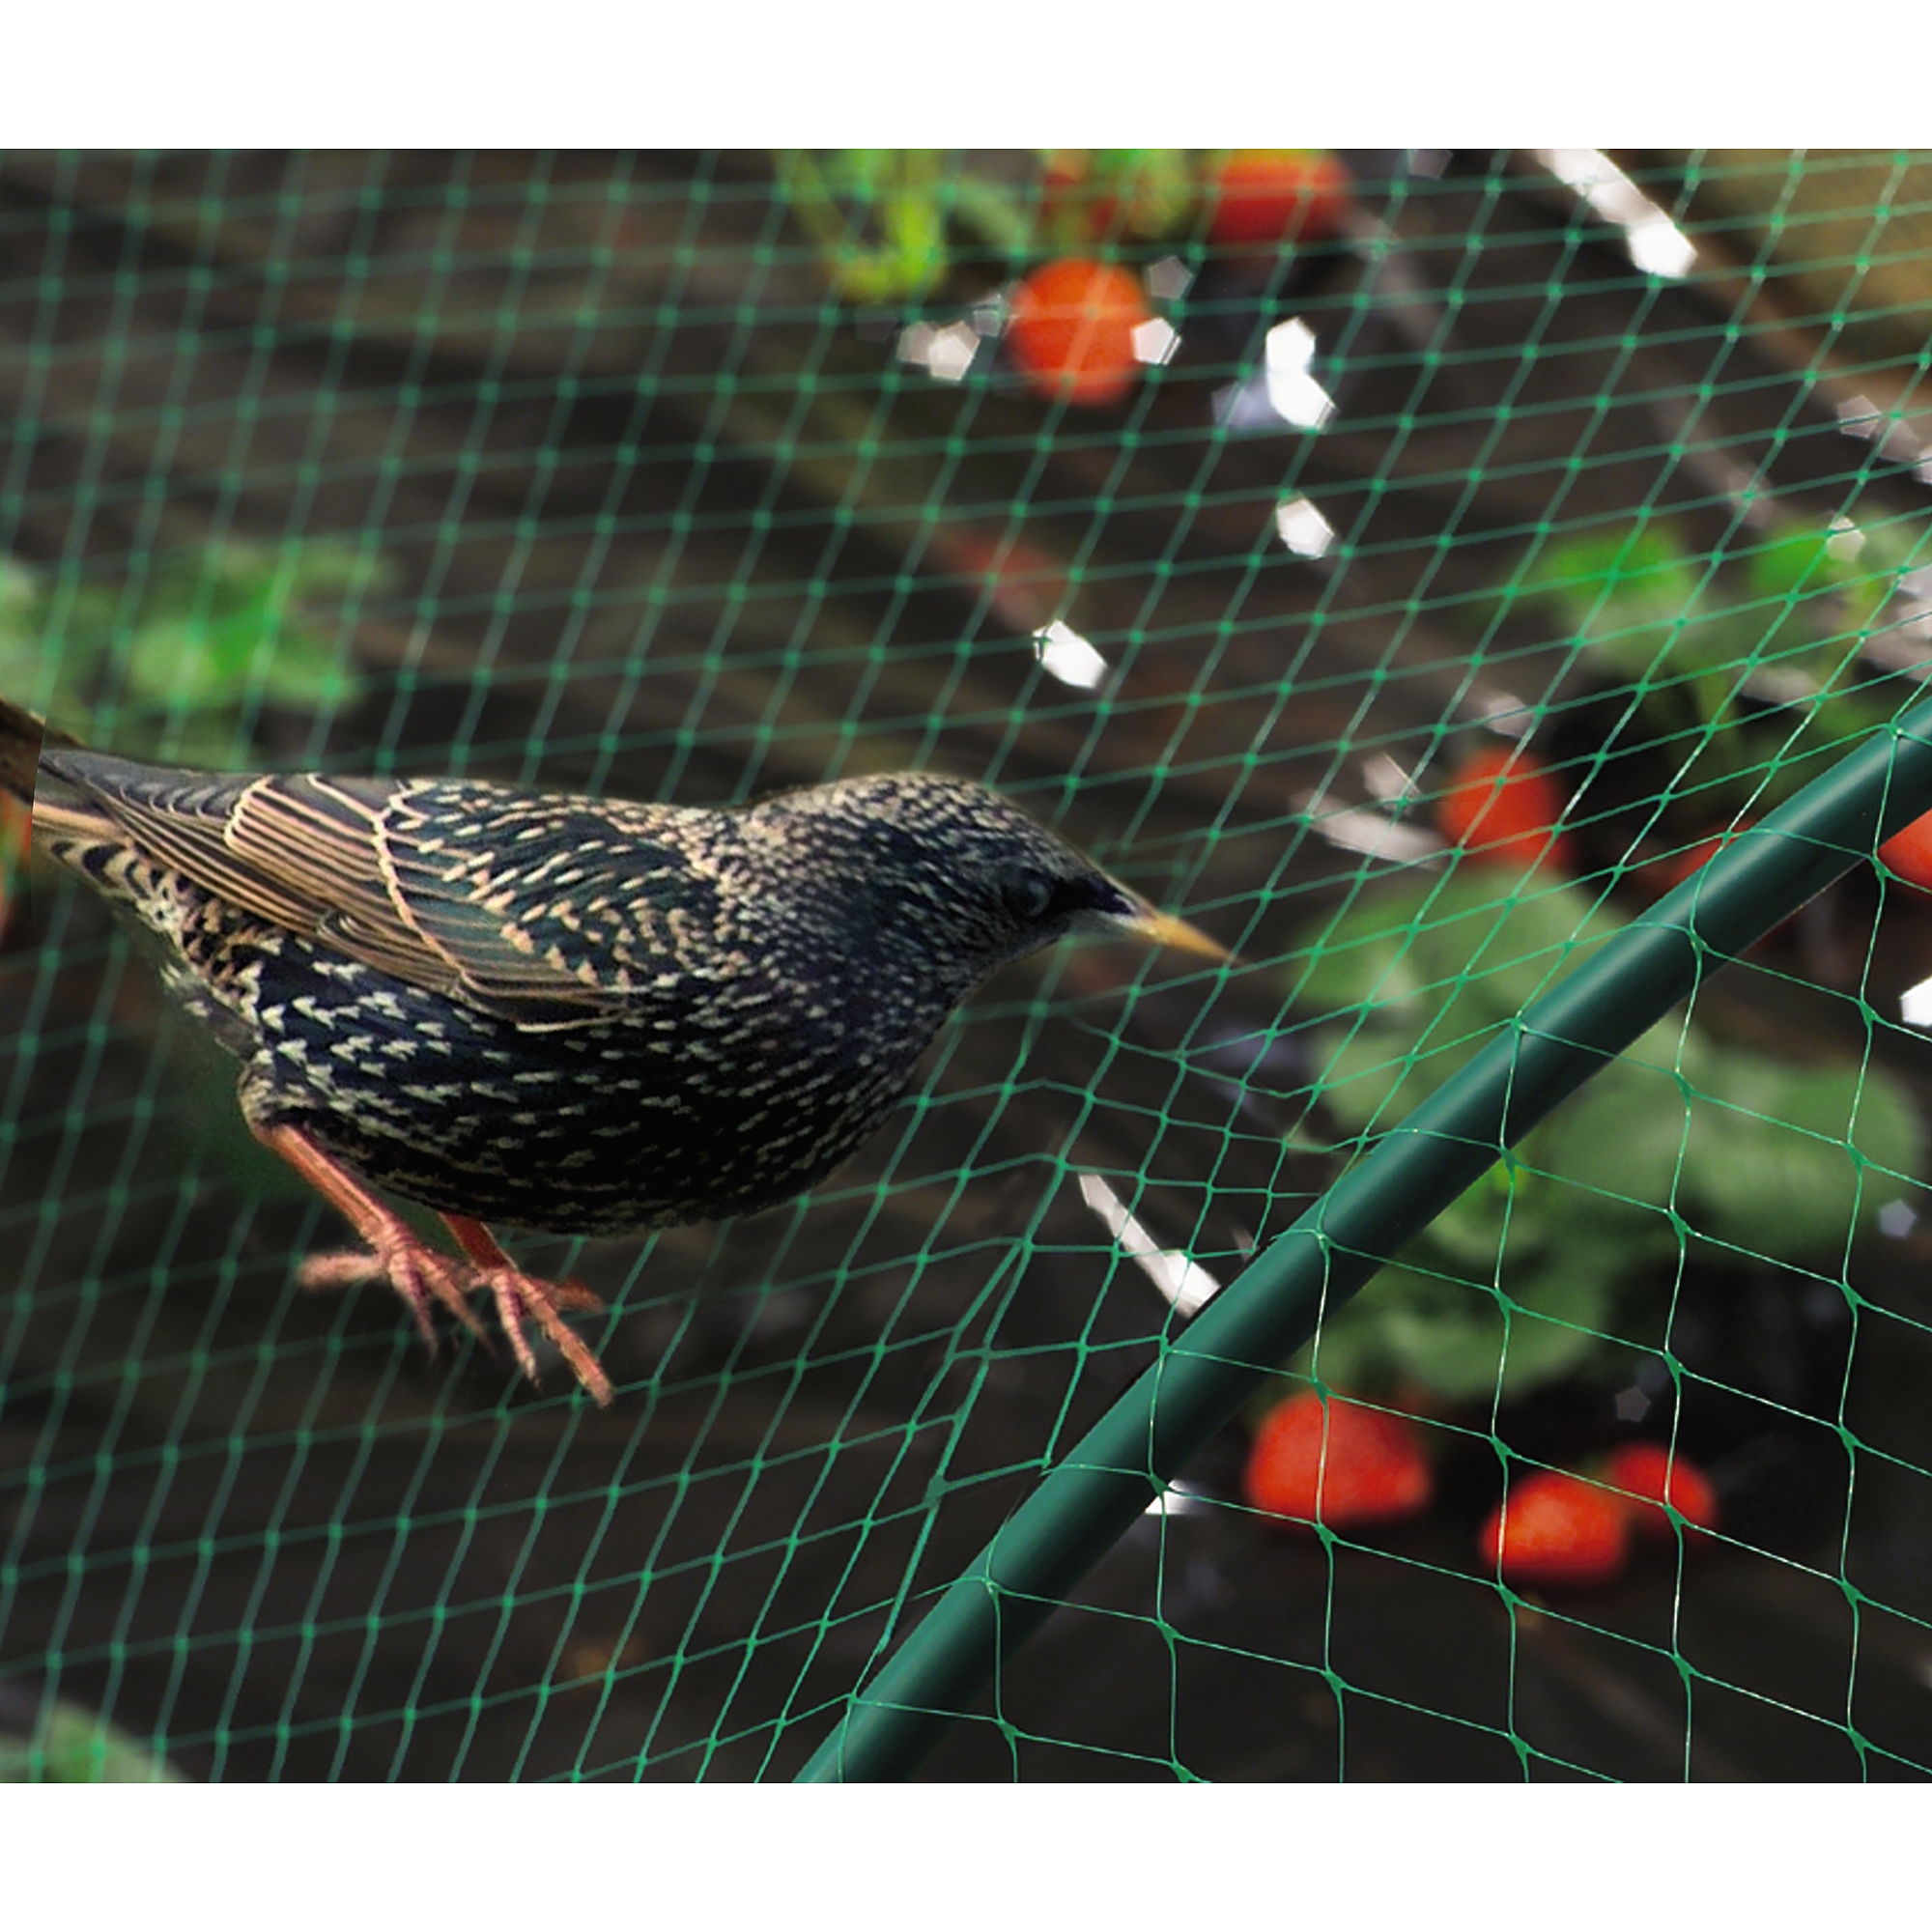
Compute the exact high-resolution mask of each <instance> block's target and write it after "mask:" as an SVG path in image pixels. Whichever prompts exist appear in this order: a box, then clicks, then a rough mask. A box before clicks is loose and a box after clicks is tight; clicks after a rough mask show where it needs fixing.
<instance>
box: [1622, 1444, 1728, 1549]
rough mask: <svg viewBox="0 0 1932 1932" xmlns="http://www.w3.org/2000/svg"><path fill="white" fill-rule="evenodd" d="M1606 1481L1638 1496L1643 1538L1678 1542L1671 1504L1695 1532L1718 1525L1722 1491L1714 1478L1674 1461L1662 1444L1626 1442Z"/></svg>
mask: <svg viewBox="0 0 1932 1932" xmlns="http://www.w3.org/2000/svg"><path fill="white" fill-rule="evenodd" d="M1604 1480H1605V1482H1606V1483H1608V1484H1609V1486H1610V1487H1611V1488H1612V1489H1614V1490H1622V1491H1624V1492H1626V1493H1627V1494H1629V1495H1632V1496H1634V1497H1635V1498H1636V1500H1635V1502H1634V1504H1633V1505H1631V1507H1630V1520H1631V1527H1632V1528H1633V1529H1634V1530H1635V1531H1636V1533H1637V1534H1638V1535H1639V1536H1648V1537H1652V1538H1654V1539H1657V1540H1659V1541H1662V1542H1670V1541H1674V1540H1675V1537H1676V1530H1675V1527H1674V1525H1673V1524H1672V1522H1671V1520H1670V1518H1669V1516H1668V1515H1667V1514H1666V1513H1665V1508H1664V1505H1665V1503H1666V1502H1667V1503H1668V1504H1669V1506H1670V1508H1672V1509H1675V1510H1676V1511H1677V1512H1678V1514H1679V1515H1680V1516H1682V1517H1683V1518H1684V1519H1685V1520H1686V1521H1687V1522H1689V1523H1690V1526H1691V1527H1692V1528H1693V1529H1716V1528H1717V1526H1718V1492H1717V1491H1716V1490H1714V1489H1713V1488H1712V1487H1711V1479H1710V1477H1709V1476H1707V1475H1705V1473H1704V1472H1703V1470H1702V1469H1700V1468H1698V1467H1697V1466H1696V1464H1695V1463H1691V1462H1690V1460H1689V1459H1688V1458H1686V1457H1684V1456H1678V1457H1677V1458H1675V1459H1674V1460H1673V1459H1672V1457H1671V1454H1670V1451H1669V1450H1668V1449H1666V1448H1665V1447H1664V1446H1663V1445H1662V1443H1661V1442H1626V1443H1625V1444H1624V1445H1623V1447H1622V1448H1620V1449H1618V1450H1616V1451H1615V1452H1614V1453H1613V1454H1612V1455H1611V1457H1610V1459H1609V1462H1608V1463H1607V1465H1606V1466H1605V1474H1604ZM1666 1485H1667V1487H1666Z"/></svg>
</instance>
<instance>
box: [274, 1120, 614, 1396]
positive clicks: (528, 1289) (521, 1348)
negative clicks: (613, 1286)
mask: <svg viewBox="0 0 1932 1932" xmlns="http://www.w3.org/2000/svg"><path fill="white" fill-rule="evenodd" d="M253 1131H254V1134H255V1137H256V1139H257V1140H259V1141H260V1142H261V1143H262V1145H263V1146H264V1147H266V1148H268V1149H269V1150H270V1151H271V1152H274V1153H276V1154H279V1155H280V1156H281V1158H282V1159H283V1160H285V1161H287V1162H288V1164H289V1165H290V1166H291V1167H292V1168H294V1169H295V1171H296V1172H297V1173H298V1174H299V1175H300V1176H301V1178H302V1179H304V1180H306V1181H307V1182H308V1183H309V1185H310V1186H311V1187H313V1188H314V1189H315V1191H316V1192H317V1193H318V1194H320V1195H321V1196H322V1197H323V1199H324V1200H325V1201H327V1203H328V1204H329V1206H330V1207H331V1208H335V1209H336V1211H337V1212H338V1213H340V1214H341V1215H342V1216H343V1218H344V1219H345V1220H346V1221H348V1223H349V1225H350V1226H351V1227H352V1228H354V1229H355V1232H356V1234H358V1235H359V1236H361V1237H362V1239H363V1240H364V1241H365V1242H367V1243H368V1246H367V1248H366V1249H364V1250H359V1251H357V1250H352V1251H350V1252H347V1253H343V1254H328V1255H312V1256H310V1257H309V1259H308V1260H307V1261H305V1262H304V1263H303V1264H301V1268H300V1270H299V1272H298V1275H297V1279H298V1281H299V1282H300V1283H301V1285H302V1286H303V1287H304V1288H315V1289H329V1288H347V1287H350V1286H353V1285H354V1284H355V1283H357V1282H363V1281H375V1280H385V1281H387V1282H388V1283H389V1285H390V1286H391V1287H392V1288H394V1289H395V1291H396V1293H398V1294H400V1295H401V1296H402V1297H403V1300H404V1301H405V1302H406V1303H407V1304H408V1305H409V1310H410V1313H411V1315H412V1317H413V1318H414V1320H415V1324H416V1326H417V1328H418V1329H420V1330H421V1332H422V1337H423V1340H424V1341H425V1342H427V1343H428V1344H429V1346H430V1350H431V1352H432V1353H433V1352H434V1351H435V1349H436V1328H435V1325H434V1323H433V1322H432V1321H431V1320H430V1304H431V1303H432V1302H433V1301H438V1302H440V1303H441V1304H442V1305H443V1307H445V1308H446V1309H448V1310H449V1312H450V1313H451V1314H452V1315H454V1316H455V1317H456V1319H457V1320H458V1321H461V1322H462V1323H463V1325H464V1326H465V1327H466V1328H467V1329H469V1332H470V1333H471V1334H472V1335H474V1336H475V1337H476V1338H477V1340H478V1341H480V1342H482V1343H483V1344H484V1346H485V1347H486V1348H487V1347H488V1346H489V1339H490V1338H489V1336H488V1335H487V1334H486V1333H485V1332H484V1329H483V1324H482V1323H481V1322H480V1321H477V1319H476V1316H475V1312H474V1311H473V1310H472V1309H471V1308H470V1306H469V1301H468V1300H467V1299H466V1297H467V1296H468V1295H469V1294H470V1293H474V1292H475V1291H476V1290H477V1289H479V1288H487V1289H488V1290H489V1291H490V1293H492V1294H493V1295H494V1296H495V1298H496V1302H497V1311H498V1313H499V1314H500V1316H501V1317H502V1321H503V1327H504V1330H505V1332H506V1333H507V1334H508V1335H509V1337H510V1346H511V1347H512V1348H513V1349H514V1350H516V1355H517V1360H518V1362H519V1363H520V1364H521V1365H522V1368H523V1371H524V1373H525V1374H526V1376H528V1377H529V1378H530V1379H531V1380H532V1381H534V1380H535V1379H536V1359H535V1357H534V1356H533V1355H532V1354H531V1353H530V1347H529V1343H528V1341H527V1340H526V1338H525V1335H524V1329H523V1324H524V1322H525V1321H526V1320H528V1321H535V1322H536V1324H537V1326H538V1327H539V1328H541V1329H542V1330H543V1332H544V1333H545V1334H546V1335H548V1336H549V1337H550V1339H551V1340H552V1341H553V1342H554V1343H555V1345H556V1347H557V1350H558V1352H559V1353H560V1354H561V1355H562V1356H563V1358H564V1360H565V1361H567V1362H568V1363H569V1364H570V1366H571V1369H572V1371H573V1372H574V1373H575V1375H576V1377H577V1378H578V1380H579V1381H581V1382H582V1384H583V1386H584V1387H585V1388H586V1389H587V1390H589V1392H590V1394H591V1395H592V1396H594V1397H595V1398H596V1400H597V1402H598V1404H599V1406H603V1407H609V1406H610V1404H611V1397H612V1394H613V1391H612V1389H611V1378H610V1377H609V1376H607V1375H606V1374H605V1373H604V1370H603V1368H602V1367H601V1365H600V1364H599V1363H598V1360H597V1357H596V1356H595V1355H594V1354H593V1353H592V1352H591V1351H590V1350H589V1349H588V1348H587V1347H586V1346H585V1345H584V1343H583V1342H582V1340H581V1339H580V1338H579V1337H578V1336H577V1335H576V1334H575V1333H574V1332H573V1331H572V1330H571V1329H570V1327H569V1326H568V1325H567V1324H566V1323H565V1322H564V1321H563V1319H562V1317H561V1315H560V1314H559V1313H558V1311H559V1310H560V1309H565V1308H580V1309H599V1308H602V1307H603V1306H604V1304H603V1303H602V1302H601V1301H600V1300H599V1299H598V1298H597V1297H596V1296H595V1295H594V1294H592V1293H590V1291H589V1290H588V1289H587V1288H585V1287H584V1286H583V1285H582V1283H581V1282H575V1281H563V1282H549V1281H544V1280H542V1279H540V1278H539V1277H538V1276H536V1275H530V1274H525V1273H524V1272H523V1271H522V1270H521V1269H520V1268H518V1267H517V1265H516V1264H514V1263H513V1262H512V1261H511V1260H510V1258H509V1256H508V1255H506V1254H505V1253H504V1252H503V1250H502V1249H501V1248H500V1247H498V1246H497V1242H496V1240H495V1239H494V1238H493V1237H492V1236H491V1234H490V1231H489V1230H488V1229H487V1228H485V1227H484V1226H483V1225H482V1223H481V1222H479V1221H472V1220H469V1219H468V1218H467V1217H466V1216H463V1215H458V1214H445V1215H444V1216H443V1217H442V1218H443V1220H444V1221H445V1222H446V1223H447V1225H448V1227H449V1231H450V1233H451V1234H453V1235H454V1236H456V1238H457V1240H458V1241H459V1242H460V1243H461V1244H462V1247H463V1250H464V1253H465V1255H466V1256H467V1259H466V1260H461V1261H459V1260H458V1259H457V1258H456V1256H454V1255H445V1254H442V1253H440V1252H439V1251H438V1250H437V1249H435V1248H432V1247H431V1246H430V1245H429V1244H428V1243H427V1242H426V1241H424V1239H423V1238H422V1236H420V1235H418V1234H417V1233H416V1232H415V1230H414V1229H413V1228H412V1227H411V1226H410V1225H409V1223H408V1222H407V1221H405V1220H404V1219H403V1218H402V1216H401V1215H399V1214H397V1213H396V1212H395V1211H394V1209H392V1208H385V1207H384V1205H383V1203H382V1202H380V1201H379V1200H377V1198H376V1197H375V1196H374V1195H373V1194H371V1193H370V1192H369V1190H368V1189H367V1188H366V1187H364V1186H363V1185H362V1183H361V1182H360V1181H359V1180H357V1179H355V1176H354V1175H353V1174H351V1173H350V1172H349V1170H348V1169H347V1168H345V1167H343V1166H342V1165H341V1163H340V1162H339V1161H337V1160H335V1159H334V1158H333V1157H332V1156H331V1155H329V1154H327V1153H326V1152H324V1151H323V1150H322V1149H321V1148H320V1147H318V1146H317V1145H316V1143H315V1142H314V1141H313V1140H311V1139H310V1138H309V1136H308V1135H307V1134H305V1133H303V1132H301V1131H300V1129H299V1128H297V1127H256V1128H254V1130H253Z"/></svg>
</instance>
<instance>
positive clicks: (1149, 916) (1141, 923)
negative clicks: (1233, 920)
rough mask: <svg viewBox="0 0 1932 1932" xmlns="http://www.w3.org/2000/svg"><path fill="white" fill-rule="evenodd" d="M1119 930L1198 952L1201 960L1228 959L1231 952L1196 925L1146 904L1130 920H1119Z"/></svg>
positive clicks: (1232, 955) (1181, 949) (1180, 949)
mask: <svg viewBox="0 0 1932 1932" xmlns="http://www.w3.org/2000/svg"><path fill="white" fill-rule="evenodd" d="M1120 924H1121V928H1122V931H1125V932H1131V933H1132V934H1134V936H1135V937H1136V938H1139V939H1145V940H1147V941H1149V942H1150V943H1151V944H1152V945H1154V946H1172V947H1175V948H1177V949H1179V951H1180V952H1198V953H1200V954H1201V956H1202V957H1203V958H1204V959H1232V958H1233V957H1234V956H1235V955H1234V954H1233V953H1232V952H1229V951H1228V949H1227V948H1226V947H1225V946H1223V945H1222V944H1221V942H1220V941H1219V940H1218V939H1209V938H1208V935H1207V934H1206V933H1205V932H1203V931H1202V930H1201V928H1200V927H1199V926H1198V925H1189V924H1188V923H1187V922H1186V921H1185V920H1184V919H1176V918H1175V917H1174V915H1173V914H1172V913H1167V912H1161V911H1159V910H1157V909H1156V908H1155V907H1153V906H1147V907H1145V909H1144V910H1142V911H1141V912H1140V913H1138V914H1137V915H1135V917H1133V918H1132V919H1123V920H1122V921H1121V922H1120Z"/></svg>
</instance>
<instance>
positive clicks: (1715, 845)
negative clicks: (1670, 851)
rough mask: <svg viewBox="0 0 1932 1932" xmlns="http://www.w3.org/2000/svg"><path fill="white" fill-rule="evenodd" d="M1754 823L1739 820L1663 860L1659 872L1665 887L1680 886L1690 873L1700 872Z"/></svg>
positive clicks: (1746, 819) (1747, 819)
mask: <svg viewBox="0 0 1932 1932" xmlns="http://www.w3.org/2000/svg"><path fill="white" fill-rule="evenodd" d="M1755 823H1756V820H1755V819H1751V818H1741V819H1739V820H1738V822H1737V823H1736V824H1735V825H1733V826H1732V827H1730V829H1729V830H1728V831H1725V832H1715V833H1713V834H1712V835H1711V837H1710V838H1700V839H1698V841H1697V842H1696V844H1694V845H1692V846H1691V847H1690V850H1689V851H1688V852H1679V853H1678V854H1677V855H1676V856H1675V857H1674V858H1669V859H1666V860H1664V861H1663V863H1662V867H1660V870H1661V872H1662V877H1663V879H1664V880H1665V881H1666V883H1667V886H1671V887H1675V886H1681V885H1682V884H1683V883H1684V881H1685V880H1686V879H1688V878H1689V877H1690V874H1691V873H1692V872H1701V871H1702V870H1703V869H1704V867H1706V866H1708V865H1709V864H1710V863H1711V861H1712V860H1713V859H1715V858H1716V857H1717V856H1718V854H1719V852H1721V851H1722V850H1723V849H1724V847H1725V846H1726V845H1728V844H1729V843H1730V842H1731V840H1732V839H1733V838H1736V837H1737V836H1738V834H1739V833H1740V832H1742V831H1744V830H1745V828H1746V827H1747V826H1749V825H1753V824H1755Z"/></svg>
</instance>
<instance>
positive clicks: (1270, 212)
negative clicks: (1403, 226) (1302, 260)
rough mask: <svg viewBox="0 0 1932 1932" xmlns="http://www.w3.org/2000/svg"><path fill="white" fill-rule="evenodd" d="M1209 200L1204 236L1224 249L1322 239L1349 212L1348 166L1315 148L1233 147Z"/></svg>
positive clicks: (1336, 230)
mask: <svg viewBox="0 0 1932 1932" xmlns="http://www.w3.org/2000/svg"><path fill="white" fill-rule="evenodd" d="M1208 201H1209V211H1210V212H1209V213H1208V239H1209V240H1210V241H1218V242H1220V243H1221V244H1222V245H1223V246H1225V247H1244V246H1252V245H1254V244H1257V243H1262V242H1267V243H1287V242H1291V241H1325V240H1326V239H1327V238H1328V237H1329V236H1331V235H1336V234H1339V233H1340V232H1341V228H1342V224H1343V219H1344V217H1345V216H1346V214H1347V213H1348V210H1349V175H1348V170H1347V169H1345V168H1344V167H1343V165H1342V163H1341V162H1340V161H1338V160H1337V159H1336V158H1335V157H1334V156H1333V155H1324V154H1321V153H1320V152H1319V151H1314V150H1308V149H1294V148H1237V149H1236V151H1235V152H1234V153H1233V154H1232V155H1230V156H1228V158H1227V160H1226V161H1224V162H1223V163H1222V164H1221V169H1220V172H1219V173H1218V174H1217V175H1216V176H1215V178H1214V182H1213V185H1212V186H1211V187H1210V188H1209V190H1208Z"/></svg>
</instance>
